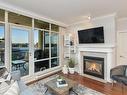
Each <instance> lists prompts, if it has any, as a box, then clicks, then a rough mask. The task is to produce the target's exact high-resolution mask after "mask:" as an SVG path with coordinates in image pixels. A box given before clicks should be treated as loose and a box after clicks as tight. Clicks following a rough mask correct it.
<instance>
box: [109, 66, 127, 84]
mask: <svg viewBox="0 0 127 95" xmlns="http://www.w3.org/2000/svg"><path fill="white" fill-rule="evenodd" d="M110 77H111V79H112V80H115V81H117V82H119V83H122V84H124V85H127V65H120V66H117V67H115V68H112V69H111V71H110Z"/></svg>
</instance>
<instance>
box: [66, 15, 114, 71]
mask: <svg viewBox="0 0 127 95" xmlns="http://www.w3.org/2000/svg"><path fill="white" fill-rule="evenodd" d="M100 26H103V27H104V37H105V43H104V44H85V46H88V47H93V46H94V47H96V46H100V45H102V46H108V45H111V46H114V47H115V45H116V22H115V15H114V14H112V15H107V16H103V17H97V18H94V19H91V20H90V21H89V20H88V21H84V22H83V21H82V22H79V23H76V24H73V25H70V26H68V27H67V30H68V32H70V33H71V34H72V37H73V39H74V45H75V46H77V45H78V33H77V31H78V30H82V29H88V28H93V27H100ZM114 50H115V48H114ZM72 55H73V56H74V55H75V58H76V60H75V61H76V63H78V53H76V54H72ZM115 58H116V55H115V54H114V60H115ZM76 71H77V72H78V68H77V67H76Z"/></svg>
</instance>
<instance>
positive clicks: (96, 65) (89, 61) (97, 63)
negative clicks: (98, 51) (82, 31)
mask: <svg viewBox="0 0 127 95" xmlns="http://www.w3.org/2000/svg"><path fill="white" fill-rule="evenodd" d="M83 63H84V64H83V65H84V74H88V75H92V76H95V77H98V78H102V79H104V58H101V57H92V56H84V57H83Z"/></svg>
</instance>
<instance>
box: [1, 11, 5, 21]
mask: <svg viewBox="0 0 127 95" xmlns="http://www.w3.org/2000/svg"><path fill="white" fill-rule="evenodd" d="M0 21H5V11H4V10H1V9H0Z"/></svg>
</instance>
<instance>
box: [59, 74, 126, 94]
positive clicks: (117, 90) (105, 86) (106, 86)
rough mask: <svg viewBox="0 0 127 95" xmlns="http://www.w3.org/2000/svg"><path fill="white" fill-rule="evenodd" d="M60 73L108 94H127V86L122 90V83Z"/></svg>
mask: <svg viewBox="0 0 127 95" xmlns="http://www.w3.org/2000/svg"><path fill="white" fill-rule="evenodd" d="M59 74H60V75H63V76H65V77H68V78H70V79H72V80H75V81H77V82H78V83H80V84H82V85H84V86H86V87H89V88H91V89H94V90H96V91H99V92H102V93H104V94H106V95H127V86H124V85H123V90H122V84H114V86H112V84H110V83H102V82H99V81H96V80H93V79H90V78H86V77H83V76H81V75H78V74H74V75H71V74H68V75H64V74H62V73H61V72H60V73H59Z"/></svg>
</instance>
